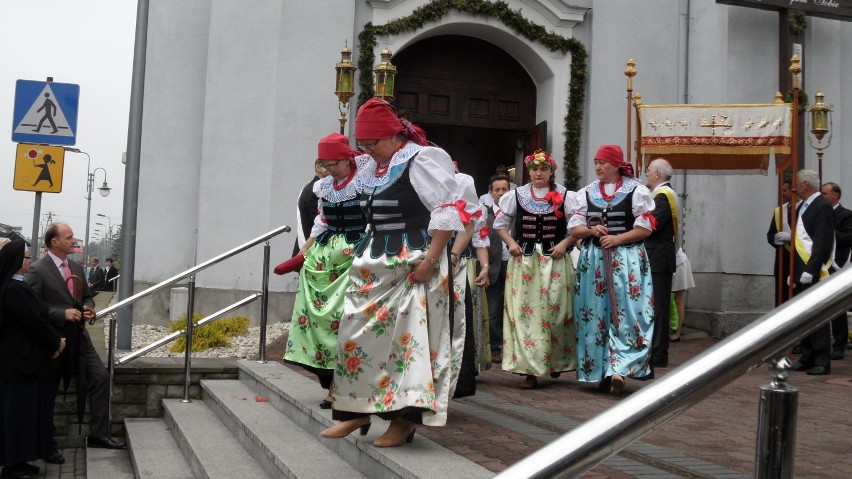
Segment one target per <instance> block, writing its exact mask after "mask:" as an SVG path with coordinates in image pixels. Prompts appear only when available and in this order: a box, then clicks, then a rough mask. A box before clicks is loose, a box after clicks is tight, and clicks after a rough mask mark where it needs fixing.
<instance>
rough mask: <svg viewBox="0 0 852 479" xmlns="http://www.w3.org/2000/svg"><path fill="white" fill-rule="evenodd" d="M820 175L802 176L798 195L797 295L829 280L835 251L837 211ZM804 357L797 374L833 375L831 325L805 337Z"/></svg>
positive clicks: (804, 172) (795, 240)
mask: <svg viewBox="0 0 852 479" xmlns="http://www.w3.org/2000/svg"><path fill="white" fill-rule="evenodd" d="M819 184H820V183H819V175H818V174H817V173H816V172H815V171H812V170H801V171H800V172H799V174H798V180H797V188H798V194H799V195H800V196H801V198H802V204H801V206H800V207H799V208H798V210H799V211H798V220H797V221H796V230H795V233H794V237H793V244H794V245H795V247H794V248H793V250H794V251H795V252H796V258H795V263H794V264H793V274H792V279H793V281H794V283H793V295H794V296H796V295H798V294H801V293H802V292H804V291H807V289H808V288H810V287H811V285H813V284H815V283H817V282H818V281H820V280H822V279H824V278H827V277H828V268H829V266H830V265H831V262H832V253H833V252H834V211H833V210H832V208H831V204H830V203H829V202H828V201H827V200H826V199H825V198H823V197H822V195H821V194H820V190H819ZM799 348H800V349H801V351H802V355H801V356H800V357H799V361H798V362H797V363H796V364H794V365H793V371H807V373H808V374H810V375H823V374H829V373H830V372H831V328H830V325H829V323H828V322H826V323H825V324H823V325H822V326H820V328H819V329H817V330H816V331H814V332H812V333H811V334H809V335H807V336H805V337H804V338H802V341H801V343H799Z"/></svg>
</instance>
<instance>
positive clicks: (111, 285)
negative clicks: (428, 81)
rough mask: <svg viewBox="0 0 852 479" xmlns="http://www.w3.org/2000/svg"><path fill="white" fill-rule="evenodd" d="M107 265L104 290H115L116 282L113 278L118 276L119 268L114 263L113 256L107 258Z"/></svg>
mask: <svg viewBox="0 0 852 479" xmlns="http://www.w3.org/2000/svg"><path fill="white" fill-rule="evenodd" d="M104 263H105V264H106V266H105V267H104V289H103V290H104V291H115V286H116V284H115V283H116V282H115V281H113V278H115V277H116V276H118V268H116V267H115V265H113V264H112V258H107V259H106V261H105V262H104Z"/></svg>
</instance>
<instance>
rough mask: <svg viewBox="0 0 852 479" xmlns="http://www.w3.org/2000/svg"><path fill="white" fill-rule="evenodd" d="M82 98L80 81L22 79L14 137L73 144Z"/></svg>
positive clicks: (13, 139) (19, 88)
mask: <svg viewBox="0 0 852 479" xmlns="http://www.w3.org/2000/svg"><path fill="white" fill-rule="evenodd" d="M79 101H80V85H75V84H72V83H54V82H52V81H51V82H46V81H31V80H18V81H17V82H16V84H15V108H14V114H13V117H12V118H13V119H12V141H14V142H21V143H47V144H51V145H66V146H73V145H74V144H76V143H77V107H78V104H79Z"/></svg>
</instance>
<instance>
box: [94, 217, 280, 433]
mask: <svg viewBox="0 0 852 479" xmlns="http://www.w3.org/2000/svg"><path fill="white" fill-rule="evenodd" d="M289 231H290V227H289V226H286V225H284V226H280V227H278V228H276V229H274V230H272V231H270V232H268V233H266V234H264V235H262V236H259V237H257V238H255V239H253V240H251V241H249V242H247V243H243V244H242V245H240V246H237V247H236V248H234V249H231V250H229V251H226V252H224V253H222V254H220V255H219V256H216V257H214V258H211V259H209V260H207V261H205V262H203V263H201V264H199V265H197V266H193V267H192V268H189V269H188V270H186V271H183V272H181V273H178V274H176V275H174V276H172V277H171V278H169V279H166V280H164V281H161V282H159V283H157V284H155V285H154V286H151V287H150V288H148V289H145V290H143V291H140V292H139V293H136V294H134V295H133V296H131V297H129V298H126V299H123V300H121V301H119V302H117V303H115V304H113V305H112V306H109V307H107V308H105V309H103V310H101V311H99V312H98V316H99V317H104V316H106V315H109V348H108V351H107V357H108V360H107V369H108V371H109V410H108V411H107V417H108V418H109V420H112V387H113V377H114V374H115V366H120V365H122V364H127V363H129V362H131V361H133V360H134V359H137V358H139V357H141V356H144V355H145V354H147V353H149V352H151V351H153V350H154V349H157V348H159V347H161V346H163V345H165V344H168V343H170V342H172V341H174V340H176V339H177V338H179V337H181V336H186V350H185V351H184V386H183V400H182V401H181V402H185V403H188V402H192V401H191V400H190V399H189V385H190V373H191V369H192V359H191V357H192V330H193V329H194V327H201V326H203V325H205V324H208V323H211V322H213V321H215V320H217V319H219V318H221V317H222V316H224V315H225V314H226V313H228V312H230V311H233V310H235V309H237V308H240V307H242V306H245V305H247V304H249V303H252V302H254V301H256V300H258V299H260V300H261V303H260V304H261V307H260V345H259V347H258V362H260V363H265V362H266V324H267V320H268V318H267V316H268V312H269V306H268V305H269V258H270V246H269V240H270V239H272V238H274V237H275V236H278V235H280V234H281V233H287V232H289ZM263 242H266V244H265V245H264V246H263V279H262V282H261V292H260V293H252V294H250V295H249V296H247V297H246V298H244V299H241V300H239V301H237V302H236V303H233V304H231V305H230V306H226V307H225V308H223V309H221V310H219V311H217V312H215V313H213V314H211V315H210V316H207V317H205V318H204V319H203V320H201V321H199V322H198V324H193V321H192V318H193V315H194V314H195V311H194V309H195V276H196V275H197V274H198V273H200V272H201V271H204V270H205V269H207V268H209V267H211V266H214V265H216V264H218V263H221V262H222V261H224V260H226V259H228V258H231V257H233V256H236V255H238V254H240V253H242V252H244V251H246V250H248V249H251V248H253V247H254V246H256V245H258V244H260V243H263ZM184 278H189V288H188V289H189V298H188V301H187V307H186V330H185V331H177V332H174V333H172V334H170V335H169V336H166V337H165V338H162V339H159V340H157V341H154V342H153V343H151V344H148V345H147V346H144V347H142V348H140V349H138V350H136V351H133V352H131V353H130V354H128V355H126V356H124V357H123V358H121V359H119V360H117V361H116V359H115V326H116V324H115V323H116V319H115V314H114V313H115V312H116V311H118V310H120V309H122V308H125V307H127V306H130V305H131V304H133V303H135V302H137V301H139V300H140V299H143V298H146V297H148V296H150V295H152V294H154V293H156V292H157V291H160V290H162V289H164V288H167V287H169V286H171V285H173V284H175V283H177V282H179V281H181V280H182V279H184Z"/></svg>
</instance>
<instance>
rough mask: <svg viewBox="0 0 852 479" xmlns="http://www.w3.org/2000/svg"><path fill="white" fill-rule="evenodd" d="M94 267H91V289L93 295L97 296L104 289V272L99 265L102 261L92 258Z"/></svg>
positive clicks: (95, 257)
mask: <svg viewBox="0 0 852 479" xmlns="http://www.w3.org/2000/svg"><path fill="white" fill-rule="evenodd" d="M91 263H92V265H91V266H90V267H89V276H88V278H89V289H90V290H92V294H93V295H96V294H98V293H100V292H101V290H102V289H103V288H104V270H102V269H101V267H100V266H99V265H98V263H100V260H99V259H98V257H97V256H92V261H91Z"/></svg>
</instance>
